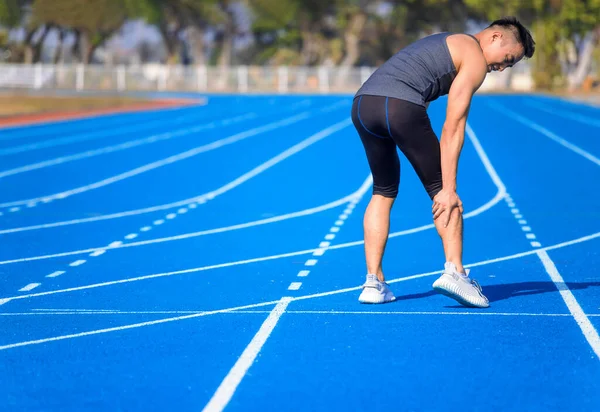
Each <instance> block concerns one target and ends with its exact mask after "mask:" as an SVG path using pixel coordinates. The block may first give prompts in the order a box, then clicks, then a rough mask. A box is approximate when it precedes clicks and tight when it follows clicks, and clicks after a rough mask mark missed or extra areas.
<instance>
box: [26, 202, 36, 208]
mask: <svg viewBox="0 0 600 412" xmlns="http://www.w3.org/2000/svg"><path fill="white" fill-rule="evenodd" d="M36 206H37V203H36V202H29V203H27V207H36Z"/></svg>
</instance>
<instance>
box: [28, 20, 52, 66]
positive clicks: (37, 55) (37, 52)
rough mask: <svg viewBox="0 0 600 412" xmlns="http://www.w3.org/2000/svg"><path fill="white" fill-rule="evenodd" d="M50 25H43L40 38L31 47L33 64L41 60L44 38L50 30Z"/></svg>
mask: <svg viewBox="0 0 600 412" xmlns="http://www.w3.org/2000/svg"><path fill="white" fill-rule="evenodd" d="M52 27H53V26H52V24H46V25H44V31H43V32H42V37H40V39H39V40H38V42H37V43H36V44H35V45H34V46H33V48H32V49H33V56H32V57H33V63H37V62H39V61H40V60H41V59H42V49H43V48H44V42H45V41H46V37H47V36H48V33H49V32H50V30H51V29H52Z"/></svg>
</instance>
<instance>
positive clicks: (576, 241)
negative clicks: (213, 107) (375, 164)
mask: <svg viewBox="0 0 600 412" xmlns="http://www.w3.org/2000/svg"><path fill="white" fill-rule="evenodd" d="M598 238H600V232H597V233H594V234H592V235H588V236H583V237H580V238H577V239H573V240H569V241H566V242H562V243H557V244H555V245H552V246H547V247H545V248H542V249H538V250H529V251H527V252H521V253H516V254H513V255H508V256H503V257H498V258H494V259H488V260H484V261H480V262H475V263H470V264H467V265H464V266H465V267H466V268H472V267H477V266H484V265H489V264H492V263H498V262H503V261H507V260H513V259H518V258H521V257H525V256H529V255H533V254H536V253H537V252H538V251H542V250H546V251H548V250H554V249H561V248H564V247H567V246H572V245H575V244H579V243H582V242H586V241H590V240H593V239H598ZM338 246H339V245H338ZM310 252H311V251H302V252H297V253H288V254H286V255H285V256H282V255H277V256H270V257H266V258H261V259H260V261H264V260H270V259H275V258H282V257H290V256H298V255H299V254H306V253H310ZM254 261H259V260H256V259H255V260H254ZM245 263H251V262H249V261H242V262H232V263H229V264H221V265H216V266H212V267H204V268H196V269H194V270H185V271H183V272H184V273H190V272H191V271H195V272H197V271H201V270H209V269H216V268H217V266H218V267H226V266H234V265H236V264H245ZM180 273H181V271H180ZM180 273H175V272H171V273H170V274H163V275H175V274H180ZM439 274H440V270H436V271H433V272H426V273H420V274H417V275H411V276H406V277H402V278H396V279H391V280H389V281H388V283H398V282H406V281H409V280H412V279H420V278H424V277H428V276H437V275H439ZM152 276H153V277H157V276H158V275H152ZM145 278H149V277H147V276H146V277H145ZM126 281H128V280H121V281H116V282H110V284H116V283H124V282H126ZM100 286H106V284H96V285H88V286H85V287H79V288H71V289H63V290H59V291H52V292H43V293H37V294H30V295H21V296H13V297H8V298H0V305H2V304H3V303H6V302H8V301H10V300H13V299H27V298H31V297H36V296H44V295H52V294H56V293H64V292H70V291H73V290H75V289H77V290H81V289H90V288H92V287H100ZM361 288H362V286H355V287H350V288H344V289H338V290H333V291H329V292H320V293H314V294H311V295H304V296H299V297H296V298H293V299H292V300H294V301H299V300H307V299H316V298H321V297H325V296H332V295H338V294H342V293H348V292H354V291H357V290H360V289H361ZM278 302H279V301H276V300H275V301H267V302H260V303H254V304H250V305H244V306H237V307H233V308H226V309H219V310H213V311H206V312H201V313H194V314H191V315H187V316H178V317H175V318H167V319H160V320H157V321H150V322H142V323H136V324H131V325H125V326H119V327H116V328H108V329H99V330H93V331H88V332H82V333H78V334H73V335H63V336H56V337H52V338H46V339H39V340H34V341H25V342H19V343H14V344H10V345H5V346H0V350H5V349H11V348H16V347H20V346H28V345H35V344H40V343H46V342H52V341H58V340H63V339H71V338H78V337H81V336H90V335H96V334H101V333H109V332H114V331H120V330H127V329H134V328H139V327H145V326H150V325H155V324H160V323H167V322H174V321H180V320H185V319H192V318H196V317H201V316H207V315H213V314H219V313H226V312H231V311H236V310H245V309H252V308H258V307H264V306H270V305H274V304H277V303H278Z"/></svg>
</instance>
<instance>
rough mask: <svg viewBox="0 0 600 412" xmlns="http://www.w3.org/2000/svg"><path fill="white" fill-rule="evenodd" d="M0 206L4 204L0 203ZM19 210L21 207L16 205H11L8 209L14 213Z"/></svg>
mask: <svg viewBox="0 0 600 412" xmlns="http://www.w3.org/2000/svg"><path fill="white" fill-rule="evenodd" d="M0 207H2V205H0ZM19 210H21V208H20V207H17V206H15V207H11V208H10V209H9V210H8V211H9V212H13V213H14V212H18V211H19Z"/></svg>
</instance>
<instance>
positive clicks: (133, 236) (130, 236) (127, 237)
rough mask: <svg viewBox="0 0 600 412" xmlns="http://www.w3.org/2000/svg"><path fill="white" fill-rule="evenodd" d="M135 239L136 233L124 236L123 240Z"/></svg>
mask: <svg viewBox="0 0 600 412" xmlns="http://www.w3.org/2000/svg"><path fill="white" fill-rule="evenodd" d="M136 237H138V234H137V233H130V234H128V235H127V236H125V239H127V240H131V239H135V238H136Z"/></svg>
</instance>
